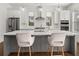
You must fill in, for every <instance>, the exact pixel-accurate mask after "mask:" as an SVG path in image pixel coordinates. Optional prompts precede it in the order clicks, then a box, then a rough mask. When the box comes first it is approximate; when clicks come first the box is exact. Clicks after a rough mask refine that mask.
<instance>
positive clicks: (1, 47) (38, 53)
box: [0, 43, 74, 56]
mask: <svg viewBox="0 0 79 59" xmlns="http://www.w3.org/2000/svg"><path fill="white" fill-rule="evenodd" d="M60 54H61V52H59V53H57V52H54V55H60ZM0 56H3V43H0ZM9 56H17V52H12V53H10V54H9ZM20 56H29V52H23V53H21V54H20ZM32 56H51V53H50V52H49V53H48V52H32ZM65 56H74V55H73V54H72V53H70V52H68V51H66V52H65Z"/></svg>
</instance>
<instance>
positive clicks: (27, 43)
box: [16, 31, 34, 56]
mask: <svg viewBox="0 0 79 59" xmlns="http://www.w3.org/2000/svg"><path fill="white" fill-rule="evenodd" d="M31 34H32V32H30V31H29V32H27V33H17V34H16V39H17V43H18V46H19V50H18V56H19V55H20V50H21V48H22V47H29V55H30V56H31V46H32V45H33V43H34V37H32V36H31Z"/></svg>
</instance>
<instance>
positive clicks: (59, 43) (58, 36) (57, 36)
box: [48, 33, 66, 56]
mask: <svg viewBox="0 0 79 59" xmlns="http://www.w3.org/2000/svg"><path fill="white" fill-rule="evenodd" d="M65 37H66V35H65V34H64V33H53V34H52V35H51V37H48V41H49V48H51V49H52V51H51V56H52V55H54V54H53V52H54V48H55V47H57V48H61V50H62V55H63V56H64V44H65Z"/></svg>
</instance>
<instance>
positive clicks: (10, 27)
mask: <svg viewBox="0 0 79 59" xmlns="http://www.w3.org/2000/svg"><path fill="white" fill-rule="evenodd" d="M15 30H19V18H18V17H9V18H8V20H7V32H11V31H15Z"/></svg>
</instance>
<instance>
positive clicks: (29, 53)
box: [29, 47, 31, 56]
mask: <svg viewBox="0 0 79 59" xmlns="http://www.w3.org/2000/svg"><path fill="white" fill-rule="evenodd" d="M29 55H30V56H31V47H29Z"/></svg>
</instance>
